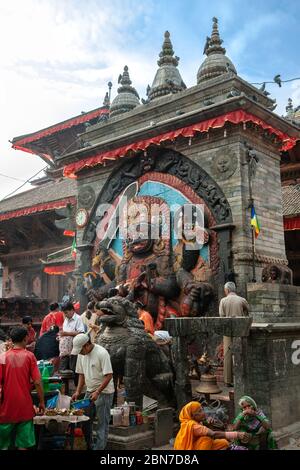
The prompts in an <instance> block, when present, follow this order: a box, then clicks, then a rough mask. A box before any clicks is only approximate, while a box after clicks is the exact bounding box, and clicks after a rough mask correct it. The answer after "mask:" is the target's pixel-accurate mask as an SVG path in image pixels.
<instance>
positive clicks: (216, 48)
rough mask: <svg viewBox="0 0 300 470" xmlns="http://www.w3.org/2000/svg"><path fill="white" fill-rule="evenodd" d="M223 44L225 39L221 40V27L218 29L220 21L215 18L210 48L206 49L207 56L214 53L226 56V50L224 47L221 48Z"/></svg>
mask: <svg viewBox="0 0 300 470" xmlns="http://www.w3.org/2000/svg"><path fill="white" fill-rule="evenodd" d="M222 43H223V39H221V38H220V34H219V27H218V19H217V18H216V17H215V16H214V17H213V27H212V33H211V37H210V39H209V45H208V48H207V49H206V55H207V56H208V55H210V54H213V53H220V54H224V55H225V54H226V49H225V48H224V47H221V44H222Z"/></svg>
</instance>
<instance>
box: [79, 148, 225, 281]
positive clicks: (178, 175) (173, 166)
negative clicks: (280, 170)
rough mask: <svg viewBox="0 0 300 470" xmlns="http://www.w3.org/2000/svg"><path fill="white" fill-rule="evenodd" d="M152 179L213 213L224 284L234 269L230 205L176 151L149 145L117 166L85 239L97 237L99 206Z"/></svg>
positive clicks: (204, 174) (206, 176)
mask: <svg viewBox="0 0 300 470" xmlns="http://www.w3.org/2000/svg"><path fill="white" fill-rule="evenodd" d="M150 178H151V179H152V180H156V181H161V182H162V181H165V182H167V184H169V185H170V186H174V187H176V186H177V187H179V190H180V191H181V192H182V193H185V194H186V195H190V196H191V195H194V199H196V200H197V202H198V203H199V202H200V203H201V202H202V203H204V204H205V206H206V207H207V209H208V212H209V214H210V219H211V223H210V229H211V230H213V231H215V232H216V233H217V234H218V237H217V238H218V255H219V258H220V263H219V269H218V283H219V284H220V285H221V284H223V283H224V281H225V280H226V277H227V276H228V274H229V273H230V272H231V271H232V264H231V262H232V259H231V231H232V229H233V225H232V214H231V208H230V205H229V203H228V201H227V199H226V197H225V195H224V193H223V191H222V190H221V188H220V187H219V186H218V184H217V183H216V182H215V181H214V179H213V178H212V177H211V176H210V175H209V174H208V173H207V172H206V171H205V170H204V169H203V168H201V167H200V166H199V165H197V164H196V163H194V162H193V161H192V160H190V159H189V158H187V157H185V156H184V155H182V154H181V153H179V152H177V151H175V150H170V149H158V148H157V147H150V148H149V149H148V150H147V152H140V153H139V154H136V156H135V157H134V158H130V159H128V160H126V161H125V162H124V163H123V164H122V165H121V166H120V167H119V168H118V169H116V170H115V171H114V172H113V173H112V174H111V176H110V177H109V179H108V180H107V182H106V183H105V185H104V187H103V189H102V191H101V192H100V194H99V195H98V197H97V200H96V202H95V204H94V207H93V209H92V212H91V214H90V221H89V224H88V226H87V227H86V229H85V232H84V235H83V242H84V243H88V244H91V243H92V242H93V241H94V240H95V227H96V226H97V223H98V222H99V220H100V217H99V215H97V208H98V207H99V206H100V205H101V204H111V203H113V201H114V200H116V198H118V196H119V195H120V194H121V193H122V192H123V191H124V190H125V188H127V187H128V186H129V185H130V184H131V183H134V182H136V181H138V182H139V184H142V183H143V182H144V181H146V180H147V179H150ZM196 200H195V201H194V202H195V203H196ZM212 221H213V223H212ZM87 254H88V253H87ZM89 256H91V253H89Z"/></svg>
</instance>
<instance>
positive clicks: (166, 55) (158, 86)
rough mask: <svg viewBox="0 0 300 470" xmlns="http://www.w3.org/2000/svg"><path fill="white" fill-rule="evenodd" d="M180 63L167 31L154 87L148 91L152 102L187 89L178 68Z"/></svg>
mask: <svg viewBox="0 0 300 470" xmlns="http://www.w3.org/2000/svg"><path fill="white" fill-rule="evenodd" d="M178 63H179V57H177V56H174V50H173V45H172V42H171V39H170V33H169V31H166V32H165V34H164V42H163V45H162V50H161V52H160V53H159V59H158V61H157V64H158V66H159V69H158V70H157V72H156V75H155V77H154V80H153V83H152V86H151V87H149V88H148V89H147V96H148V98H149V100H150V101H151V100H153V99H155V98H160V97H161V96H165V95H169V94H171V93H178V92H179V91H182V90H184V89H185V88H186V85H185V84H184V82H183V80H182V78H181V75H180V73H179V70H178V68H177V65H178Z"/></svg>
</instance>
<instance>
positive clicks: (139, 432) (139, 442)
mask: <svg viewBox="0 0 300 470" xmlns="http://www.w3.org/2000/svg"><path fill="white" fill-rule="evenodd" d="M153 446H154V428H153V425H152V424H151V423H149V424H140V425H137V426H128V427H123V426H109V434H108V441H107V449H109V450H142V449H151V448H153Z"/></svg>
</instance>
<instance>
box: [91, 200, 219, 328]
mask: <svg viewBox="0 0 300 470" xmlns="http://www.w3.org/2000/svg"><path fill="white" fill-rule="evenodd" d="M141 204H143V206H144V207H145V208H147V212H146V218H145V219H144V220H143V221H141V220H140V212H139V208H140V207H141ZM155 205H156V207H157V208H159V211H158V214H159V215H158V217H159V220H158V221H157V220H155V221H154V220H153V207H154V206H155ZM126 217H127V222H128V230H129V232H128V235H127V239H126V242H124V244H123V258H122V260H121V263H120V265H119V266H118V269H116V270H115V272H116V277H115V279H114V281H113V282H108V283H107V284H106V285H105V286H104V287H100V289H98V290H97V291H92V292H90V293H89V296H90V298H91V295H92V296H93V298H95V297H96V298H97V297H98V299H99V300H100V299H103V298H104V297H105V296H107V294H108V292H109V290H110V289H111V288H114V287H115V286H118V289H119V293H121V291H122V295H124V296H128V298H129V299H130V300H134V301H138V300H139V301H140V302H142V304H143V305H144V308H145V310H147V311H148V312H149V313H150V314H151V316H152V318H153V322H154V328H155V329H161V328H162V327H163V322H164V319H165V318H168V317H170V316H199V315H204V314H205V313H206V312H207V309H208V306H209V304H210V302H211V300H212V298H213V288H212V286H211V285H210V283H209V282H210V281H211V278H212V272H211V270H210V269H209V266H208V264H207V263H206V262H205V261H204V260H203V259H202V258H201V256H199V248H197V249H193V250H191V249H189V248H188V249H186V247H187V245H188V244H189V243H191V242H192V241H187V240H183V239H182V240H179V241H178V243H177V245H176V247H175V249H174V253H173V254H172V253H171V250H170V239H169V237H167V238H166V237H162V221H163V220H169V208H168V206H167V205H166V204H165V203H164V200H163V199H160V198H157V197H154V196H138V197H134V198H132V199H131V200H130V201H129V203H128V205H127V216H126ZM142 227H143V234H142V235H141V230H142ZM154 227H157V231H156V232H158V233H159V234H160V235H159V236H158V238H156V234H155V236H154V237H153V238H152V235H153V233H155V230H154ZM132 229H133V232H131V230H132ZM145 229H146V231H147V233H145ZM169 230H170V227H168V226H167V231H168V232H169ZM144 235H146V237H144ZM206 235H207V239H206V242H207V241H208V238H209V235H208V233H206ZM102 252H103V256H102V257H100V253H101V245H100V247H99V248H98V250H97V255H96V257H95V258H94V259H93V266H94V267H95V268H96V267H97V269H99V271H100V270H101V271H102V272H103V273H104V274H107V273H105V264H106V270H107V269H108V267H109V266H110V264H111V266H114V264H113V260H109V251H108V252H107V251H103V250H102ZM112 271H113V269H110V272H112ZM110 279H111V277H110Z"/></svg>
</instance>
